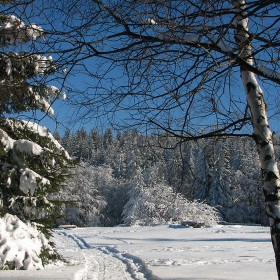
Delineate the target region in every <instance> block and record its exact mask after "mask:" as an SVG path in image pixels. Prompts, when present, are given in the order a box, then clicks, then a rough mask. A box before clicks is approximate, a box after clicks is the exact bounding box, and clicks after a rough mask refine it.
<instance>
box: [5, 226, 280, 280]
mask: <svg viewBox="0 0 280 280" xmlns="http://www.w3.org/2000/svg"><path fill="white" fill-rule="evenodd" d="M54 241H55V242H56V244H57V250H58V251H59V252H60V253H61V254H62V255H63V256H64V257H65V258H66V259H67V260H69V261H70V263H69V265H67V266H55V267H54V266H52V267H51V266H50V267H48V268H46V269H45V270H39V271H38V270H37V271H1V272H0V276H1V279H44V280H46V279H73V280H82V279H96V280H101V279H114V280H130V279H134V280H140V279H141V280H144V279H149V280H155V279H163V280H164V279H172V280H175V279H178V280H182V279H185V280H187V279H191V280H198V279H203V280H218V279H223V280H241V279H244V280H245V279H246V280H263V279H270V280H276V279H277V275H276V269H275V262H274V255H273V250H272V245H271V242H270V234H269V228H266V227H258V226H241V225H227V226H224V225H219V226H215V227H207V228H187V227H184V226H179V225H170V226H156V227H111V228H108V227H107V228H104V227H103V228H101V227H91V228H76V229H69V230H61V229H56V230H54Z"/></svg>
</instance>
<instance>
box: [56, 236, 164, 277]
mask: <svg viewBox="0 0 280 280" xmlns="http://www.w3.org/2000/svg"><path fill="white" fill-rule="evenodd" d="M56 234H57V235H58V236H61V235H63V237H67V238H68V239H69V243H72V246H71V247H72V250H73V249H74V250H75V251H76V253H78V255H80V256H83V260H80V262H84V267H83V268H82V269H80V270H79V271H77V272H76V273H75V275H74V279H75V280H85V279H94V280H105V279H114V280H130V279H133V280H145V279H150V280H158V279H159V278H158V277H156V276H154V275H153V274H152V272H151V271H150V270H149V269H148V268H147V266H146V264H145V262H143V261H142V260H141V259H140V258H138V257H135V256H132V255H130V254H128V253H120V252H119V251H118V250H117V249H116V248H115V247H114V246H101V247H92V246H90V245H89V244H88V243H87V242H86V241H85V240H84V239H83V238H82V237H80V236H77V235H76V234H74V233H72V232H71V231H61V232H59V231H58V232H56ZM69 243H68V245H67V246H69ZM73 247H76V248H73Z"/></svg>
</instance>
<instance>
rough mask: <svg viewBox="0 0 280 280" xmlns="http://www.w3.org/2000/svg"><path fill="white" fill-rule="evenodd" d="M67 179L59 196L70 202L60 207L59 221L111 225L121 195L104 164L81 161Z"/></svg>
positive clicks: (118, 212)
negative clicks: (97, 164) (90, 163)
mask: <svg viewBox="0 0 280 280" xmlns="http://www.w3.org/2000/svg"><path fill="white" fill-rule="evenodd" d="M72 172H73V176H71V178H69V179H68V180H67V188H65V190H62V191H61V192H59V199H62V200H64V201H70V202H74V205H73V204H72V205H64V206H63V207H62V214H63V218H62V219H61V220H59V221H58V223H60V224H75V225H77V226H80V227H85V226H87V227H91V226H114V225H116V224H117V223H118V222H119V219H120V216H121V211H122V207H123V205H124V202H123V201H124V197H123V195H121V188H120V187H119V186H118V182H117V180H116V179H114V178H113V174H112V172H113V171H112V169H111V168H110V167H108V166H98V167H95V166H91V165H88V164H87V163H83V162H81V163H80V164H79V165H78V166H76V168H75V169H73V171H72Z"/></svg>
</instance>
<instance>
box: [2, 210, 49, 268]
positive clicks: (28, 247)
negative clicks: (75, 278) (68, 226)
mask: <svg viewBox="0 0 280 280" xmlns="http://www.w3.org/2000/svg"><path fill="white" fill-rule="evenodd" d="M42 254H44V255H55V253H54V251H53V249H52V247H51V245H50V244H49V241H48V240H47V238H46V237H45V235H44V234H43V233H42V232H41V231H40V230H38V228H37V226H36V224H34V223H32V224H31V223H23V222H22V221H21V220H20V219H19V218H18V217H16V216H13V215H10V214H6V215H5V216H4V217H2V218H0V269H43V268H44V267H43V265H44V264H43V262H42V258H41V255H42Z"/></svg>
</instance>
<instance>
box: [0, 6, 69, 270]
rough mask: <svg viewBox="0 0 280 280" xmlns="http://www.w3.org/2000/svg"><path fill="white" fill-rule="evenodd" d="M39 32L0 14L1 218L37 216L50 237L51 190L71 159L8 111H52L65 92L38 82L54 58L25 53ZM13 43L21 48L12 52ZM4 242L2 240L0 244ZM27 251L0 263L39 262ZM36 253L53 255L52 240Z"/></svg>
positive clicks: (44, 256) (45, 256)
mask: <svg viewBox="0 0 280 280" xmlns="http://www.w3.org/2000/svg"><path fill="white" fill-rule="evenodd" d="M5 3H7V1H1V2H0V4H5ZM42 36H43V30H42V28H41V27H39V26H36V25H35V24H31V25H25V23H24V22H23V21H22V20H21V19H19V18H17V17H16V16H14V15H3V14H0V48H1V55H0V81H1V82H0V192H1V204H0V205H1V206H2V207H0V218H1V220H2V222H3V221H4V220H5V221H14V220H15V219H14V218H7V217H8V216H9V215H13V216H17V217H18V218H19V219H20V220H21V221H22V222H23V223H25V224H26V225H31V226H33V227H34V225H35V224H34V222H36V224H37V225H38V226H37V228H38V230H39V231H41V232H42V234H43V235H44V236H45V237H47V238H49V237H50V230H49V229H50V228H52V227H53V223H54V220H55V218H56V213H57V208H58V206H59V202H57V201H52V200H51V199H50V194H52V193H55V192H57V191H58V190H59V189H61V187H62V185H63V182H64V181H65V179H66V177H67V176H68V168H69V167H70V166H71V165H73V162H72V160H71V158H70V157H69V155H68V153H67V152H66V151H65V150H64V149H63V148H62V147H61V145H60V144H59V143H58V141H57V140H55V138H54V137H53V136H52V135H51V134H50V132H49V131H48V130H47V128H45V127H43V126H40V125H39V124H37V123H34V122H31V121H26V120H21V119H17V118H12V117H11V116H16V115H18V114H23V113H26V112H29V111H35V110H40V111H43V112H44V113H46V114H53V109H52V107H51V102H53V100H55V99H56V98H58V96H62V97H65V94H64V93H61V92H60V91H59V90H58V88H56V87H54V86H49V85H46V84H44V83H43V82H42V81H44V79H43V78H42V77H46V76H47V75H49V74H53V72H54V71H55V64H54V62H53V60H52V58H51V57H50V56H49V57H46V56H42V55H39V54H35V53H29V52H28V48H27V46H25V43H27V42H29V41H35V40H37V39H38V38H40V37H42ZM15 49H16V50H19V49H22V50H23V51H20V52H17V53H16V52H14V50H15ZM7 215H8V216H7ZM30 222H31V224H30ZM32 223H33V225H32ZM0 238H1V234H0ZM4 243H5V240H2V241H1V244H2V246H3V244H4ZM1 248H2V247H1ZM6 251H9V250H8V249H7V248H6ZM3 252H4V251H3ZM3 252H2V253H3ZM10 254H12V253H11V252H10ZM28 254H29V253H28V252H26V254H25V257H24V258H25V259H23V260H22V261H21V262H15V261H13V260H11V261H10V263H9V265H8V266H7V264H5V261H3V259H2V260H1V258H0V269H1V267H2V268H7V267H8V268H15V269H21V268H24V269H28V268H33V269H34V268H36V269H38V267H39V268H40V267H42V266H38V265H35V261H34V265H27V263H29V264H30V263H31V264H32V261H31V262H30V259H32V258H31V256H28ZM1 256H2V255H1ZM37 257H40V258H41V262H42V264H44V263H46V262H48V260H49V258H51V257H54V251H53V250H52V248H51V246H50V244H48V246H46V245H42V247H41V254H40V256H37ZM4 259H5V258H4ZM27 259H28V260H27Z"/></svg>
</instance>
